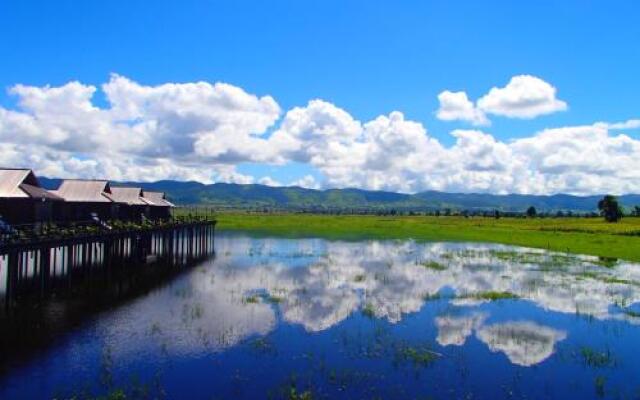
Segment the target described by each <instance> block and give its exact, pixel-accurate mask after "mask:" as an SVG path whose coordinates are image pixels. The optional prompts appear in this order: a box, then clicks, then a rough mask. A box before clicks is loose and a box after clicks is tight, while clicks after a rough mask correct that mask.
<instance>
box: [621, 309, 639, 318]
mask: <svg viewBox="0 0 640 400" xmlns="http://www.w3.org/2000/svg"><path fill="white" fill-rule="evenodd" d="M622 312H623V313H625V314H626V315H628V316H630V317H633V318H640V312H638V311H634V310H630V309H628V308H625V309H624V310H623V311H622Z"/></svg>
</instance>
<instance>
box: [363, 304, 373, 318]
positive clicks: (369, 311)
mask: <svg viewBox="0 0 640 400" xmlns="http://www.w3.org/2000/svg"><path fill="white" fill-rule="evenodd" d="M362 315H364V316H365V317H367V318H375V316H376V310H375V308H373V304H371V303H367V304H365V305H364V307H362Z"/></svg>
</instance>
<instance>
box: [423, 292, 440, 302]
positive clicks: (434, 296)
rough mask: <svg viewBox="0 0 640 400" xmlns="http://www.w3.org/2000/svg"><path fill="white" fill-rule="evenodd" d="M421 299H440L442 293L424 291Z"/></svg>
mask: <svg viewBox="0 0 640 400" xmlns="http://www.w3.org/2000/svg"><path fill="white" fill-rule="evenodd" d="M422 299H423V300H424V301H436V300H440V299H442V295H441V294H440V293H433V294H431V293H425V294H424V296H422Z"/></svg>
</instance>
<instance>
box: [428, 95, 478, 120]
mask: <svg viewBox="0 0 640 400" xmlns="http://www.w3.org/2000/svg"><path fill="white" fill-rule="evenodd" d="M438 101H439V102H440V108H439V109H438V111H437V112H436V116H437V117H438V119H441V120H443V121H455V120H461V121H467V122H470V123H471V124H473V125H489V123H490V122H489V120H488V119H487V116H486V115H485V113H484V112H483V111H482V110H480V109H478V108H476V106H475V105H474V104H473V102H472V101H471V100H469V98H468V97H467V94H466V93H465V92H450V91H448V90H445V91H444V92H442V93H440V94H439V95H438Z"/></svg>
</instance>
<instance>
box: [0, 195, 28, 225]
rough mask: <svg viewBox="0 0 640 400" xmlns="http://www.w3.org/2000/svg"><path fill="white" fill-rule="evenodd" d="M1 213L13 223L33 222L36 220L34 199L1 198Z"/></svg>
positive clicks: (3, 217) (6, 219)
mask: <svg viewBox="0 0 640 400" xmlns="http://www.w3.org/2000/svg"><path fill="white" fill-rule="evenodd" d="M0 215H1V216H2V219H4V220H5V221H6V222H8V223H9V224H12V225H19V224H32V223H34V222H35V209H34V201H33V199H15V198H8V199H0Z"/></svg>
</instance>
